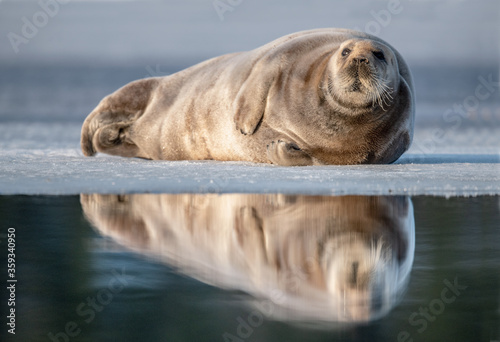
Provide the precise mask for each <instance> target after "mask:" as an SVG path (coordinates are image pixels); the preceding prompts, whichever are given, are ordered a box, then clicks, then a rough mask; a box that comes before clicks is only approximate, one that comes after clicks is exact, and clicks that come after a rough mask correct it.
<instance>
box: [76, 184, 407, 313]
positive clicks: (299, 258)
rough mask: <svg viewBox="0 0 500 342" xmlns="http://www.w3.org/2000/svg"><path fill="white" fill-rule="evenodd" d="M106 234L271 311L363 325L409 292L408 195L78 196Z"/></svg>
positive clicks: (86, 210)
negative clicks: (257, 301) (241, 293)
mask: <svg viewBox="0 0 500 342" xmlns="http://www.w3.org/2000/svg"><path fill="white" fill-rule="evenodd" d="M81 204H82V207H83V211H84V213H85V215H86V217H87V219H88V220H89V221H90V222H91V223H92V225H93V226H94V227H96V228H97V230H98V231H99V232H100V233H101V234H102V235H104V236H108V237H111V238H112V239H114V240H116V241H117V242H118V243H120V244H122V245H124V246H126V247H128V248H130V249H132V250H134V251H136V252H139V253H142V254H145V255H148V256H150V257H153V258H155V259H159V260H161V261H163V262H165V263H167V264H169V265H172V266H174V267H176V268H177V269H178V270H179V271H180V272H182V273H185V274H187V275H189V276H191V277H193V278H196V279H198V280H200V281H203V282H205V283H209V284H212V285H215V286H218V287H221V288H225V289H236V290H242V291H246V292H247V293H249V294H252V295H253V296H255V298H258V299H265V300H269V301H270V303H272V306H271V309H272V310H271V309H270V310H269V312H267V314H270V316H273V317H276V318H278V319H279V318H283V319H289V320H299V321H311V320H312V321H314V322H321V321H323V322H363V321H369V320H372V319H375V318H378V317H381V316H383V315H384V314H386V313H388V312H389V310H390V309H391V308H392V307H393V306H394V305H395V304H396V302H397V300H398V299H399V297H400V295H401V292H402V291H403V290H404V289H405V288H406V284H407V280H408V278H409V274H410V270H411V266H412V263H413V255H414V246H415V240H414V234H415V233H414V218H413V209H412V205H411V201H410V199H409V198H406V197H368V196H347V197H329V196H317V197H314V196H285V195H242V194H226V195H199V194H198V195H196V194H182V195H126V196H116V195H81Z"/></svg>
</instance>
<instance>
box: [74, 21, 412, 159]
mask: <svg viewBox="0 0 500 342" xmlns="http://www.w3.org/2000/svg"><path fill="white" fill-rule="evenodd" d="M414 103H415V97H414V90H413V81H412V77H411V73H410V71H409V68H408V66H407V64H406V63H405V61H404V60H403V58H402V57H401V56H400V54H399V53H398V52H397V51H396V50H395V49H394V48H392V47H391V46H390V45H388V44H387V43H385V42H384V41H382V40H381V39H379V38H376V37H374V36H371V35H368V34H365V33H362V32H357V31H351V30H344V29H318V30H312V31H304V32H299V33H295V34H291V35H288V36H285V37H282V38H280V39H277V40H275V41H273V42H271V43H269V44H266V45H264V46H262V47H260V48H257V49H255V50H252V51H248V52H240V53H234V54H229V55H224V56H220V57H217V58H213V59H210V60H208V61H205V62H202V63H200V64H197V65H195V66H192V67H190V68H188V69H185V70H183V71H180V72H178V73H176V74H173V75H170V76H166V77H161V78H147V79H143V80H138V81H134V82H131V83H129V84H128V85H126V86H124V87H123V88H121V89H119V90H117V91H116V92H114V93H113V94H111V95H109V96H107V97H105V98H104V99H103V100H102V101H101V103H100V104H99V105H98V106H97V107H96V108H95V109H94V110H93V111H92V113H90V115H89V116H88V117H87V119H86V120H85V122H84V124H83V127H82V135H81V146H82V150H83V153H84V154H85V155H87V156H91V155H94V154H95V153H96V152H103V153H108V154H113V155H119V156H125V157H140V158H147V159H163V160H202V159H213V160H222V161H230V160H231V161H250V162H258V163H273V164H278V165H324V164H360V163H391V162H394V161H395V160H397V159H398V158H399V157H400V156H401V154H403V152H405V151H406V150H407V149H408V147H409V146H410V144H411V140H412V135H413V122H414V111H415V105H414Z"/></svg>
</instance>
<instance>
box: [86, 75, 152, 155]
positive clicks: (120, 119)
mask: <svg viewBox="0 0 500 342" xmlns="http://www.w3.org/2000/svg"><path fill="white" fill-rule="evenodd" d="M157 84H158V79H155V78H147V79H143V80H138V81H134V82H131V83H129V84H127V85H125V86H124V87H122V88H120V89H118V90H117V91H115V92H114V93H113V94H111V95H108V96H106V97H105V98H104V99H103V100H102V101H101V102H100V103H99V105H98V106H97V107H96V108H95V109H94V110H93V111H92V113H90V114H89V115H88V116H87V118H86V119H85V121H84V123H83V126H82V132H81V140H80V144H81V148H82V151H83V154H84V155H86V156H93V155H95V154H96V153H97V152H103V153H109V154H114V155H119V156H124V157H146V156H141V155H139V154H138V153H139V148H138V147H137V146H136V145H135V144H134V143H133V141H132V139H131V136H130V129H131V126H132V125H133V124H134V122H135V121H136V120H137V119H138V118H139V117H140V116H141V115H142V114H143V113H144V111H145V110H146V108H147V105H148V104H149V101H150V98H151V96H152V92H153V91H154V90H155V89H156V86H157Z"/></svg>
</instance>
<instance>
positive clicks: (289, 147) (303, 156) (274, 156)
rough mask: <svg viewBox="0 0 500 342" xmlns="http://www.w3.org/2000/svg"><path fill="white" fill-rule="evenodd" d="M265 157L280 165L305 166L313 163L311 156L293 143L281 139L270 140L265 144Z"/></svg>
mask: <svg viewBox="0 0 500 342" xmlns="http://www.w3.org/2000/svg"><path fill="white" fill-rule="evenodd" d="M267 158H269V160H270V161H271V162H272V163H273V164H276V165H281V166H307V165H313V164H314V161H313V158H312V157H311V156H310V155H308V154H307V153H306V152H304V151H302V150H301V149H300V148H299V147H298V146H297V145H296V144H295V143H287V142H285V141H283V140H278V141H272V142H271V143H270V144H269V145H267Z"/></svg>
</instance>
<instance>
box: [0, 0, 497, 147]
mask: <svg viewBox="0 0 500 342" xmlns="http://www.w3.org/2000/svg"><path fill="white" fill-rule="evenodd" d="M321 27H344V28H352V29H358V30H362V31H365V32H368V33H372V34H375V35H377V36H380V37H381V38H383V39H385V40H386V41H388V42H389V43H390V44H392V45H393V46H394V47H396V48H397V49H398V50H399V51H400V52H401V53H402V55H403V56H404V57H405V58H406V60H407V62H408V63H409V64H410V67H411V68H412V70H413V74H414V79H415V84H416V88H417V101H418V106H417V124H419V125H425V124H432V125H434V126H435V125H441V126H443V127H442V128H443V129H444V130H447V129H448V128H449V127H448V126H450V125H452V124H453V123H454V122H455V121H453V120H452V123H450V122H446V118H444V113H445V111H446V110H447V109H449V108H453V105H454V104H457V103H458V104H463V102H464V101H465V100H466V99H467V97H468V96H471V95H472V96H473V95H474V92H475V89H476V88H477V86H478V85H479V84H481V83H480V79H479V77H482V78H484V79H487V80H488V78H489V79H490V80H492V81H493V82H498V80H499V61H500V2H499V1H498V0H481V1H465V0H391V1H382V0H380V1H373V0H370V1H368V0H358V1H356V2H354V1H347V0H336V1H332V0H310V1H298V0H277V1H264V0H252V1H250V0H182V1H181V0H165V1H147V0H143V1H139V0H137V1H116V0H115V1H111V0H109V1H99V0H93V1H86V0H72V1H69V0H39V1H37V0H15V1H9V0H1V1H0V39H1V40H0V75H1V78H0V103H1V108H0V122H1V121H12V120H30V121H31V120H37V121H47V120H48V121H52V120H58V121H61V120H63V121H66V120H77V121H81V120H83V119H84V118H85V116H86V115H87V114H88V113H89V112H90V111H91V110H92V109H93V108H94V107H95V106H96V105H97V103H98V102H99V100H100V99H101V98H102V97H104V96H105V95H107V94H108V93H110V92H112V91H114V90H116V89H117V88H119V87H121V86H122V85H124V84H125V83H127V82H129V81H132V80H134V79H137V78H143V77H148V76H163V75H167V74H170V73H173V72H176V71H178V70H181V69H183V68H185V67H188V66H190V65H192V64H194V63H197V62H199V61H202V60H205V59H207V58H210V57H214V56H218V55H221V54H225V53H229V52H236V51H243V50H250V49H253V48H256V47H258V46H260V45H262V44H265V43H267V42H269V41H271V40H273V39H275V38H278V37H280V36H283V35H286V34H289V33H292V32H296V31H300V30H307V29H313V28H321ZM490 90H491V93H489V95H488V98H487V99H485V100H480V101H475V100H474V99H472V102H469V106H468V108H466V109H467V116H465V114H457V113H455V115H461V117H460V118H459V119H460V120H461V122H460V127H459V128H464V127H469V126H473V125H483V126H487V127H491V126H492V125H497V126H498V125H499V124H500V106H499V105H498V103H499V98H500V96H499V94H500V93H499V91H498V86H496V87H493V88H491V89H490ZM490 95H491V96H490ZM422 139H424V138H422ZM488 144H491V142H488V141H487V139H486V141H484V146H488Z"/></svg>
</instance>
